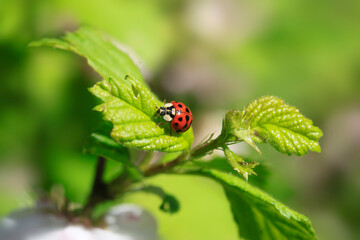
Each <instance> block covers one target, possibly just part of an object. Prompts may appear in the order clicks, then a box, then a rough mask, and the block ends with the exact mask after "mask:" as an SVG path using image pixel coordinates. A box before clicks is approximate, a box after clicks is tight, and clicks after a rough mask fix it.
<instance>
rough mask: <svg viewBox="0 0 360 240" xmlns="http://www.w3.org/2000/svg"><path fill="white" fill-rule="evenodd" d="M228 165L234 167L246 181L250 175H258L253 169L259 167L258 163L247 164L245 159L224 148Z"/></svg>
mask: <svg viewBox="0 0 360 240" xmlns="http://www.w3.org/2000/svg"><path fill="white" fill-rule="evenodd" d="M223 150H224V153H225V156H226V158H227V160H228V163H229V164H230V165H231V166H232V167H233V169H234V170H235V171H237V172H238V173H240V174H241V175H242V176H243V177H244V178H245V180H246V181H247V180H248V176H249V175H252V174H254V175H256V173H255V172H254V171H253V169H254V168H255V167H256V166H257V165H259V163H257V162H246V161H245V160H244V159H242V158H241V157H239V156H238V155H236V154H235V153H233V152H232V151H231V150H230V149H229V148H228V147H224V148H223Z"/></svg>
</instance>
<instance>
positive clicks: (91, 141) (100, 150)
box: [84, 133, 133, 166]
mask: <svg viewBox="0 0 360 240" xmlns="http://www.w3.org/2000/svg"><path fill="white" fill-rule="evenodd" d="M84 151H85V152H86V153H90V154H92V155H96V156H102V157H106V158H109V159H112V160H115V161H118V162H121V163H123V164H125V165H128V166H133V164H132V163H131V162H130V160H129V159H130V156H129V151H128V149H127V148H125V147H123V146H121V145H120V144H118V143H116V142H115V141H114V140H113V139H112V138H110V137H108V136H105V135H103V134H100V133H92V134H91V136H90V137H89V138H88V139H87V141H86V143H85V146H84Z"/></svg>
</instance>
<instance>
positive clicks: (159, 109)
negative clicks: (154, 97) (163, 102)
mask: <svg viewBox="0 0 360 240" xmlns="http://www.w3.org/2000/svg"><path fill="white" fill-rule="evenodd" d="M157 113H158V114H160V115H161V116H164V115H165V113H166V111H165V107H159V108H158V110H157Z"/></svg>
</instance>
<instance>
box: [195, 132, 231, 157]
mask: <svg viewBox="0 0 360 240" xmlns="http://www.w3.org/2000/svg"><path fill="white" fill-rule="evenodd" d="M223 142H224V139H223V136H222V135H219V136H218V137H217V138H215V139H213V140H211V141H208V142H205V143H203V144H202V145H200V146H197V147H195V148H194V149H193V150H192V151H191V157H193V158H200V157H203V156H204V155H206V154H208V153H209V152H212V151H213V150H214V149H217V148H218V147H219V146H221V145H222V144H223Z"/></svg>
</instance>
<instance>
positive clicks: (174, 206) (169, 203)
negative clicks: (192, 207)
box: [131, 185, 180, 214]
mask: <svg viewBox="0 0 360 240" xmlns="http://www.w3.org/2000/svg"><path fill="white" fill-rule="evenodd" d="M136 191H142V192H147V193H152V194H155V195H157V196H159V197H160V198H161V199H162V203H161V205H160V207H159V209H160V210H162V211H164V212H167V213H170V214H173V213H176V212H178V211H179V209H180V203H179V201H178V200H177V199H176V198H175V197H174V196H172V195H170V194H168V193H166V192H164V190H163V189H162V188H160V187H157V186H152V185H148V186H144V187H140V188H135V189H132V190H131V192H136Z"/></svg>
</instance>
